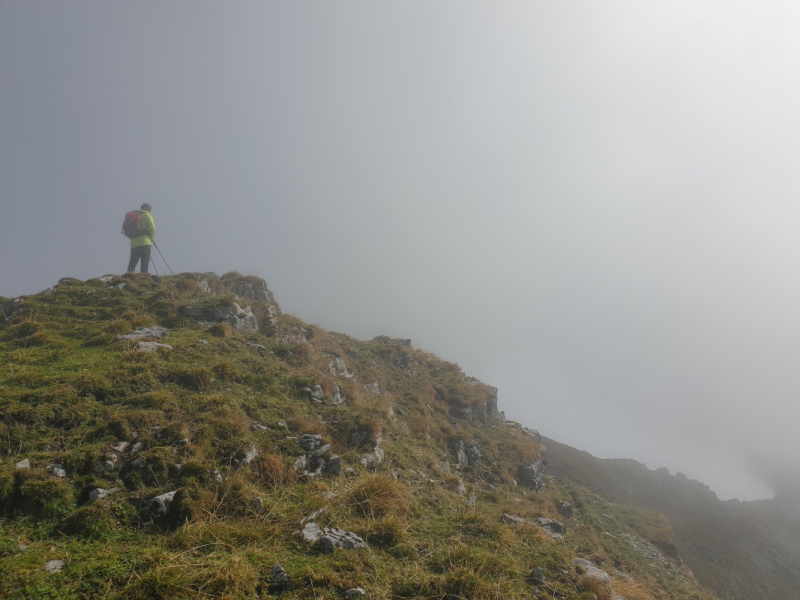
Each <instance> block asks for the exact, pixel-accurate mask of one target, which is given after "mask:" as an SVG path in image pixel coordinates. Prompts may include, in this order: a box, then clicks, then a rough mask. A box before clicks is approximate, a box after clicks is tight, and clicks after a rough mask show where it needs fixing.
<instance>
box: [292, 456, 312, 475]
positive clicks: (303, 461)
mask: <svg viewBox="0 0 800 600" xmlns="http://www.w3.org/2000/svg"><path fill="white" fill-rule="evenodd" d="M292 468H293V469H294V470H295V471H305V470H306V469H308V458H307V457H306V456H305V455H304V456H301V457H300V458H298V459H297V460H296V461H294V464H293V465H292Z"/></svg>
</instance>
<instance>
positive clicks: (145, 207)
mask: <svg viewBox="0 0 800 600" xmlns="http://www.w3.org/2000/svg"><path fill="white" fill-rule="evenodd" d="M141 210H146V211H147V212H150V211H151V210H153V207H152V206H150V205H149V204H148V203H147V202H145V203H144V204H142V208H141Z"/></svg>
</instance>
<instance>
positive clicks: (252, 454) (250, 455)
mask: <svg viewBox="0 0 800 600" xmlns="http://www.w3.org/2000/svg"><path fill="white" fill-rule="evenodd" d="M257 456H258V448H256V445H255V444H253V445H252V446H250V450H248V451H247V453H246V454H245V455H244V464H246V465H249V464H250V463H251V462H253V461H254V460H255V458H256V457H257Z"/></svg>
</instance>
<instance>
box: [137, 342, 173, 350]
mask: <svg viewBox="0 0 800 600" xmlns="http://www.w3.org/2000/svg"><path fill="white" fill-rule="evenodd" d="M159 348H164V349H165V350H172V346H170V345H169V344H159V343H158V342H139V343H138V344H136V350H139V351H140V352H157V351H158V349H159Z"/></svg>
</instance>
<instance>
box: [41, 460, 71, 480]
mask: <svg viewBox="0 0 800 600" xmlns="http://www.w3.org/2000/svg"><path fill="white" fill-rule="evenodd" d="M46 470H47V472H48V473H50V475H52V476H53V477H58V478H59V479H64V478H65V477H66V476H67V472H66V471H65V470H64V466H63V465H60V464H56V463H53V464H51V465H47V469H46Z"/></svg>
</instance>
